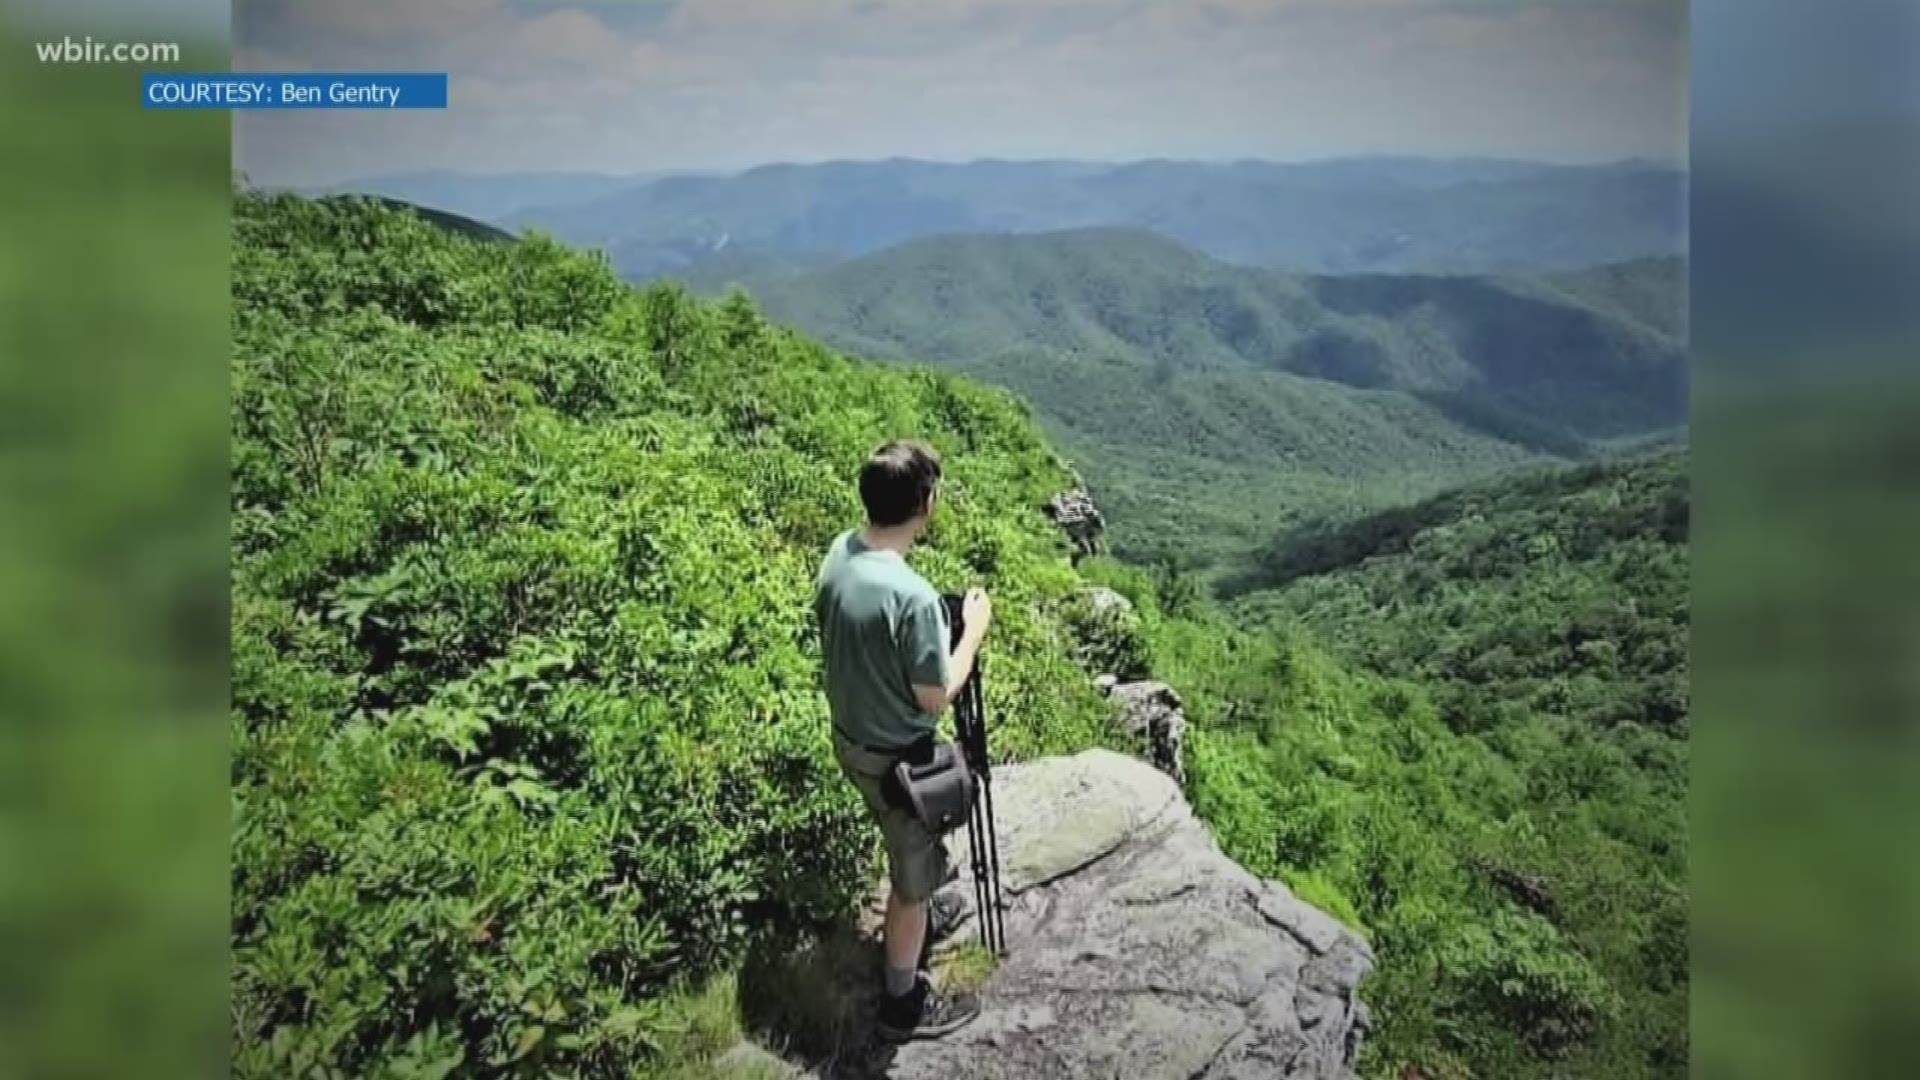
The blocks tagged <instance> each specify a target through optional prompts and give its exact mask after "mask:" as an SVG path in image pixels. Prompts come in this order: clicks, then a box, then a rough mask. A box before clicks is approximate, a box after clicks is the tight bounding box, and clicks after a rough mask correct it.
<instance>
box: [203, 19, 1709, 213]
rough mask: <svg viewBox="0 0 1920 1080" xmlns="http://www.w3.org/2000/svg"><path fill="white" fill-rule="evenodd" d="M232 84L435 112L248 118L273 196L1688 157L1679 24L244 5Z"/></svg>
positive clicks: (245, 126) (243, 144) (243, 166)
mask: <svg viewBox="0 0 1920 1080" xmlns="http://www.w3.org/2000/svg"><path fill="white" fill-rule="evenodd" d="M234 53H235V55H234V60H235V67H236V69H242V70H288V71H293V70H309V71H311V70H321V71H325V70H388V71H399V70H427V71H446V72H448V73H449V75H450V89H451V103H452V107H451V108H450V109H448V110H446V111H444V112H439V111H432V112H399V113H386V114H382V113H367V112H311V113H307V112H291V111H277V112H254V113H241V114H238V115H237V116H236V118H235V164H236V167H237V168H238V169H240V170H241V171H242V172H244V173H246V174H247V175H248V177H249V178H250V179H251V180H253V181H254V182H256V183H258V184H261V185H262V186H296V187H298V186H306V187H310V186H324V185H329V184H338V183H341V182H344V181H348V180H352V179H358V178H365V177H375V176H382V175H390V174H396V173H409V172H421V171H432V170H445V171H450V172H464V173H502V172H562V173H599V174H604V175H613V176H623V175H632V174H648V173H663V172H699V173H738V172H743V171H747V170H749V169H751V168H755V167H759V166H763V165H767V164H787V163H793V164H818V163H822V162H826V161H870V160H886V159H891V158H910V159H917V160H927V161H938V162H946V163H963V162H969V161H974V160H1000V161H1030V160H1056V161H1057V160H1079V161H1089V162H1103V163H1105V162H1112V163H1123V162H1125V163H1130V162H1137V161H1151V160H1180V161H1220V162H1226V161H1233V160H1261V161H1272V162H1281V163H1289V162H1307V161H1316V160H1330V159H1344V158H1353V157H1382V156H1387V157H1420V158H1501V159H1513V160H1524V161H1530V162H1540V163H1545V164H1602V163H1612V162H1617V161H1621V160H1624V159H1635V158H1640V159H1647V160H1651V161H1655V162H1659V163H1677V162H1680V161H1684V159H1685V157H1686V150H1685V147H1686V135H1687V89H1686V82H1687V73H1688V59H1687V54H1688V35H1687V20H1686V6H1685V3H1684V0H1618V2H1612V3H1602V4H1572V3H1567V2H1565V0H914V2H912V3H905V2H902V0H815V2H809V3H807V4H804V5H800V4H791V3H776V2H772V0H241V2H240V3H238V4H237V5H236V8H235V19H234Z"/></svg>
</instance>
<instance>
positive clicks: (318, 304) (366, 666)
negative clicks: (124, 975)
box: [232, 195, 1108, 1076]
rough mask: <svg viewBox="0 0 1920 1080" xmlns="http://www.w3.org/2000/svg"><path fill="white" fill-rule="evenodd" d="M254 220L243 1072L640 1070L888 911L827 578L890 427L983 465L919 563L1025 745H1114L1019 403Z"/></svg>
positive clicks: (538, 257) (1015, 738) (239, 269)
mask: <svg viewBox="0 0 1920 1080" xmlns="http://www.w3.org/2000/svg"><path fill="white" fill-rule="evenodd" d="M235 241H236V243H235V267H234V297H235V315H234V321H235V325H234V355H233V368H232V375H233V404H232V413H233V437H234V444H233V445H234V449H233V459H232V469H233V490H232V505H233V532H232V535H233V712H232V741H233V764H232V783H233V805H234V817H233V889H232V896H233V899H232V907H233V910H232V922H233V929H232V934H233V937H232V944H233V954H234V987H233V1038H234V1043H235V1045H234V1067H235V1071H236V1072H237V1073H238V1074H240V1075H243V1076H285V1075H309V1074H313V1075H415V1074H421V1073H425V1074H434V1075H445V1074H447V1073H448V1072H449V1071H457V1072H459V1073H461V1074H463V1075H536V1074H537V1075H548V1074H552V1073H568V1074H576V1075H597V1076H614V1075H626V1074H627V1073H629V1072H631V1071H632V1069H633V1068H634V1067H635V1066H636V1065H637V1064H638V1063H641V1062H643V1061H645V1060H647V1059H648V1058H649V1057H650V1055H653V1054H654V1053H655V1052H656V1051H658V1050H660V1049H661V1048H662V1047H663V1046H664V1045H665V1043H664V1042H663V1040H667V1035H668V1034H669V1028H670V1027H671V1024H670V1022H669V1020H670V1018H667V1017H666V1014H665V1013H663V1012H662V1011H661V1010H662V1008H663V1007H664V1006H663V1005H662V1004H661V1003H662V1002H664V1001H666V1000H667V994H668V991H669V989H670V988H671V987H673V986H676V985H678V984H679V983H681V982H682V981H684V980H687V979H690V978H694V977H698V976H701V975H704V974H706V973H711V972H718V971H723V970H724V969H726V968H727V966H728V965H730V964H732V963H735V962H737V960H738V959H739V958H740V957H741V956H742V955H743V954H744V951H745V949H746V948H747V946H748V944H749V942H750V939H751V938H753V937H754V936H755V935H756V933H757V932H759V931H760V930H762V929H764V928H767V927H774V926H779V927H787V928H791V927H794V926H803V925H808V924H810V923H814V922H818V921H821V920H825V919H828V918H830V917H833V916H835V915H837V914H840V913H842V912H844V911H846V910H847V908H848V906H849V904H850V903H851V902H852V898H853V896H854V894H855V893H856V892H857V891H860V890H863V889H864V888H865V887H867V883H868V881H869V880H870V877H869V870H870V868H871V865H872V863H871V859H872V856H873V854H874V852H873V848H872V846H871V845H872V834H871V831H870V829H868V828H867V826H866V825H865V824H864V822H863V820H862V816H861V814H860V813H859V812H858V809H857V801H856V799H855V798H854V797H853V796H852V794H851V792H850V791H849V790H848V789H847V787H846V785H845V784H844V783H842V782H841V781H840V780H839V778H838V775H837V773H836V772H835V770H834V769H833V766H832V764H831V758H830V753H829V751H828V748H827V745H826V732H827V724H826V717H825V704H824V700H823V698H822V696H821V695H820V693H819V692H818V689H817V680H818V667H817V662H816V659H815V653H816V643H815V641H814V635H815V632H814V629H813V627H812V625H811V609H810V603H809V601H810V597H811V591H812V577H813V573H814V570H815V568H816V566H817V560H818V559H819V557H820V556H821V554H822V553H823V551H824V548H825V546H826V544H827V543H828V541H829V540H830V539H831V538H832V536H833V535H834V534H835V532H836V531H838V530H839V529H841V528H845V527H848V526H850V525H851V524H853V523H855V522H856V521H857V511H858V503H857V499H856V497H855V495H854V492H853V490H852V484H851V483H850V478H851V477H852V475H853V473H854V471H855V469H856V468H857V466H858V464H859V462H860V461H861V460H862V459H863V458H864V455H865V454H866V453H867V451H868V450H869V449H871V447H872V446H873V445H874V444H876V443H878V442H879V441H881V440H882V439H884V438H887V437H892V436H917V437H923V438H926V439H929V440H930V441H931V442H932V443H933V444H934V445H935V446H937V447H939V448H940V449H942V450H943V451H944V452H945V453H946V455H947V461H948V466H949V474H950V475H951V477H952V483H951V485H950V490H949V498H948V499H947V501H946V503H945V507H944V510H943V514H942V517H941V520H940V521H939V523H938V527H937V529H936V530H935V535H934V536H933V537H932V539H931V544H930V546H929V548H928V549H927V550H925V551H924V552H923V553H922V554H921V555H919V556H916V558H917V559H918V561H919V562H920V564H921V566H922V567H923V569H924V570H925V572H926V573H927V574H928V575H929V577H930V578H931V579H932V580H933V581H934V582H935V583H936V584H937V585H940V586H941V587H944V588H959V587H962V586H963V585H965V584H970V583H975V582H978V583H982V584H985V585H986V586H987V587H989V588H991V589H993V590H994V591H995V593H996V598H997V599H998V600H999V603H998V605H997V611H998V612H999V613H1000V618H999V619H998V620H997V622H996V635H995V643H994V647H995V652H996V655H995V670H994V676H995V677H994V680H993V684H992V688H991V692H992V695H993V697H994V699H996V700H995V701H994V702H993V705H994V712H995V716H996V717H997V718H999V720H1000V722H1001V723H1002V725H1003V730H1002V731H1001V732H999V733H998V734H999V735H1000V736H1001V737H1000V738H999V739H998V742H997V746H998V747H999V749H1000V750H1001V752H1002V753H1005V754H1008V755H1010V756H1018V755H1028V754H1035V753H1041V752H1045V751H1049V750H1059V749H1064V748H1069V747H1078V746H1083V745H1086V744H1089V743H1093V742H1096V741H1099V740H1102V739H1104V738H1107V737H1108V731H1107V722H1106V721H1105V719H1104V714H1103V711H1102V709H1101V707H1100V704H1099V702H1098V701H1097V699H1096V698H1095V696H1094V695H1093V694H1092V693H1091V691H1090V690H1089V689H1086V687H1085V679H1084V677H1083V676H1080V675H1079V674H1078V673H1077V672H1076V671H1075V670H1074V668H1073V667H1072V663H1071V660H1070V658H1069V656H1068V655H1067V651H1066V650H1065V649H1064V648H1062V647H1061V645H1060V643H1061V642H1062V641H1063V640H1064V639H1065V631H1064V630H1063V629H1062V628H1061V627H1060V626H1059V625H1057V622H1056V619H1055V617H1054V616H1052V615H1049V614H1048V612H1051V611H1054V610H1056V609H1057V607H1058V606H1059V604H1060V603H1061V602H1062V601H1064V600H1065V599H1066V598H1067V597H1069V596H1070V595H1071V594H1072V593H1073V592H1074V591H1075V590H1076V589H1077V588H1078V587H1079V582H1078V579H1077V577H1076V576H1075V574H1074V573H1073V571H1072V569H1071V568H1070V566H1069V564H1068V562H1067V560H1066V558H1065V546H1064V543H1063V541H1062V540H1061V539H1060V538H1059V537H1058V536H1057V535H1056V534H1055V532H1054V530H1053V528H1052V527H1051V525H1050V524H1049V523H1048V522H1047V521H1046V520H1045V518H1044V517H1043V516H1042V514H1041V513H1040V510H1039V508H1040V506H1041V505H1042V503H1043V502H1044V501H1045V499H1046V497H1047V496H1048V495H1050V494H1052V493H1053V492H1054V491H1056V490H1058V489H1059V488H1061V487H1064V486H1066V483H1067V479H1066V477H1065V475H1064V474H1063V473H1062V472H1061V471H1060V470H1059V469H1058V467H1057V465H1056V464H1055V461H1054V458H1053V456H1052V455H1051V453H1050V452H1048V451H1047V450H1046V448H1045V446H1044V444H1043V442H1042V441H1041V439H1040V437H1039V435H1038V434H1037V433H1036V432H1035V431H1034V430H1033V428H1032V426H1031V423H1030V421H1029V420H1028V419H1027V417H1026V414H1025V410H1024V409H1023V408H1022V407H1021V406H1019V405H1018V404H1017V403H1016V402H1014V401H1013V400H1012V399H1010V398H1009V397H1007V396H1006V395H1005V394H1003V393H1000V392H998V391H990V390H986V389H984V388H980V387H976V386H973V385H970V384H967V383H964V382H961V381H959V380H956V379H954V378H951V377H948V376H943V375H937V374H934V373H931V372H925V371H911V370H899V369H879V368H875V367H870V366H866V365H861V364H858V363H855V362H852V361H848V360H845V359H843V358H841V357H838V356H835V355H833V354H830V353H828V352H827V351H825V350H823V349H821V348H820V347H818V346H816V345H814V344H812V343H810V342H808V341H805V340H803V339H800V338H798V337H796V336H793V335H791V334H788V333H786V332H783V331H780V330H777V329H775V328H772V327H770V326H768V325H766V324H765V323H764V322H763V321H762V320H761V319H759V317H758V315H757V313H755V312H754V311H753V310H752V308H751V306H750V305H745V304H743V303H741V302H739V301H730V302H726V303H723V304H720V305H707V304H704V303H701V302H698V301H695V300H693V299H692V298H690V297H689V296H687V295H686V294H685V293H684V292H681V291H678V290H675V289H671V288H665V287H662V288H655V289H652V290H648V291H647V292H644V293H634V292H632V291H631V290H629V289H628V288H626V287H625V286H623V285H622V284H621V283H620V282H618V281H617V280H616V279H615V278H614V277H613V276H612V274H611V273H610V272H609V271H608V270H607V269H606V267H605V266H604V265H602V264H601V263H600V262H599V261H598V260H596V259H593V258H589V257H584V256H580V255H575V254H573V253H570V252H567V251H565V250H563V249H561V248H559V247H558V246H556V245H554V244H552V243H549V242H547V241H544V240H541V239H538V238H536V239H533V240H530V241H526V242H521V243H516V244H489V243H482V242H478V241H475V240H470V239H462V238H456V237H451V236H448V235H445V234H443V233H441V232H439V231H437V230H435V229H433V228H432V227H430V226H429V225H427V224H426V223H425V222H423V221H421V220H420V219H418V218H416V217H414V216H413V215H411V214H408V213H405V212H402V211H397V210H394V209H391V208H386V207H381V206H377V205H374V204H372V203H366V202H360V201H355V200H343V201H328V202H326V203H311V202H306V201H302V200H298V199H294V198H291V197H274V198H263V197H256V196H252V195H242V196H241V197H240V198H239V199H238V205H237V208H236V223H235Z"/></svg>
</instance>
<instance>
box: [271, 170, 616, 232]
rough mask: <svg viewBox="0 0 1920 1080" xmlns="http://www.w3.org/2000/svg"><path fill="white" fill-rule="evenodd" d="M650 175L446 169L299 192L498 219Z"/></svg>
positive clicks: (582, 197) (574, 199)
mask: <svg viewBox="0 0 1920 1080" xmlns="http://www.w3.org/2000/svg"><path fill="white" fill-rule="evenodd" d="M648 179H651V178H650V177H648V176H645V175H640V176H609V175H605V174H601V173H569V172H514V173H465V172H454V171H450V170H445V169H435V170H429V171H425V172H408V173H393V174H390V175H385V176H369V177H363V178H360V179H356V180H348V181H344V182H342V183H338V184H327V185H322V186H318V187H310V188H303V189H301V194H303V195H380V196H384V197H386V198H390V199H400V200H402V201H404V202H410V203H413V204H415V205H417V206H424V207H430V208H432V209H435V210H445V211H447V212H449V213H454V214H459V215H461V216H462V217H469V218H475V219H477V220H480V221H485V222H491V223H496V224H497V223H499V222H501V221H503V220H505V219H506V218H508V217H509V216H511V215H513V214H515V213H517V212H519V211H521V210H525V209H527V208H529V207H536V206H551V205H553V204H555V203H570V202H580V201H584V200H588V199H597V198H601V197H603V196H606V195H610V194H612V193H614V192H617V191H621V190H624V189H627V188H631V187H632V186H633V185H635V184H639V183H644V182H646V181H647V180H648Z"/></svg>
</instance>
